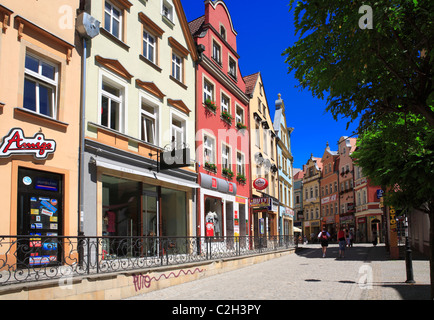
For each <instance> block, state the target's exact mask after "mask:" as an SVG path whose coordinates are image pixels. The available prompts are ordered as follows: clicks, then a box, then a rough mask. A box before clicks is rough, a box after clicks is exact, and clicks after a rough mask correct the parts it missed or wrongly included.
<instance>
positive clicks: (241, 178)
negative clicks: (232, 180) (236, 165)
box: [237, 173, 246, 183]
mask: <svg viewBox="0 0 434 320" xmlns="http://www.w3.org/2000/svg"><path fill="white" fill-rule="evenodd" d="M237 181H238V182H239V183H246V177H245V176H244V174H242V173H238V174H237Z"/></svg>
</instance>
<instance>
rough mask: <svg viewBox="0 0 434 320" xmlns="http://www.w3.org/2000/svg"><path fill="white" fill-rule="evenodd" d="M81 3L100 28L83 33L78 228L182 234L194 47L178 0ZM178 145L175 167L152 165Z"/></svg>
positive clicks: (191, 145)
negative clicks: (91, 33)
mask: <svg viewBox="0 0 434 320" xmlns="http://www.w3.org/2000/svg"><path fill="white" fill-rule="evenodd" d="M83 9H84V12H85V13H87V14H89V15H90V16H91V17H93V18H94V19H96V20H97V21H99V22H100V27H99V34H98V35H97V36H95V37H93V38H92V39H88V40H86V45H87V48H86V50H87V52H86V74H85V82H86V85H85V90H86V92H85V98H86V99H85V105H84V109H85V155H84V157H83V160H84V161H83V162H84V166H83V167H84V168H85V173H83V175H84V182H83V186H84V189H83V191H82V192H83V200H82V206H83V219H82V225H83V230H82V231H83V232H84V233H85V235H117V236H131V235H132V236H142V235H157V236H165V235H169V236H175V235H176V236H187V235H192V234H193V233H194V232H195V230H196V226H195V225H196V223H195V219H196V214H195V212H196V207H195V205H196V204H195V201H194V194H195V192H196V188H197V187H198V186H197V184H196V178H197V174H196V170H195V167H194V166H195V161H194V158H195V90H196V88H195V63H196V60H197V52H196V46H195V45H194V42H193V39H192V37H191V35H190V32H189V28H188V24H187V21H186V17H185V14H184V11H183V8H182V6H181V1H179V0H155V1H139V0H135V1H128V0H92V1H85V6H84V8H83ZM84 38H85V37H84ZM184 149H189V150H190V154H189V155H188V154H187V155H184V154H182V155H183V157H182V158H183V159H182V161H181V162H183V164H184V166H182V167H177V168H174V167H172V168H170V169H167V168H166V169H165V168H163V166H161V165H160V166H159V163H160V164H161V162H162V160H163V159H164V157H163V154H162V152H164V151H172V150H178V151H180V150H184ZM181 153H182V152H181ZM166 155H167V153H166ZM169 155H170V153H169ZM169 160H170V159H169ZM172 160H173V159H172Z"/></svg>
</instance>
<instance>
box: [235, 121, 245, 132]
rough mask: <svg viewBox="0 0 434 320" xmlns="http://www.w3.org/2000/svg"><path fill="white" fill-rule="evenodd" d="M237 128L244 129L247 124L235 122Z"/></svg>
mask: <svg viewBox="0 0 434 320" xmlns="http://www.w3.org/2000/svg"><path fill="white" fill-rule="evenodd" d="M237 128H238V129H239V130H242V129H246V128H247V126H246V125H244V124H242V123H241V122H237Z"/></svg>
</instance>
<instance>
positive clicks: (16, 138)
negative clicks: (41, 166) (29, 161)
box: [0, 128, 56, 160]
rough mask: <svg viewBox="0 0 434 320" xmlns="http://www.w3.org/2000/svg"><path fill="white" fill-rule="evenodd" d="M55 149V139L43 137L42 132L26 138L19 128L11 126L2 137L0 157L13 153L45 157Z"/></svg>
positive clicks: (37, 157) (38, 157) (39, 158)
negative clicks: (7, 132)
mask: <svg viewBox="0 0 434 320" xmlns="http://www.w3.org/2000/svg"><path fill="white" fill-rule="evenodd" d="M55 151H56V141H54V140H48V139H45V136H44V134H43V133H37V134H35V135H34V136H33V138H26V137H25V136H24V132H23V130H22V129H21V128H13V129H11V130H10V131H9V134H8V135H7V136H5V137H4V138H3V142H2V143H1V145H0V158H7V157H10V156H13V155H33V157H34V158H36V159H38V160H41V159H46V158H47V157H48V155H49V154H51V153H54V152H55Z"/></svg>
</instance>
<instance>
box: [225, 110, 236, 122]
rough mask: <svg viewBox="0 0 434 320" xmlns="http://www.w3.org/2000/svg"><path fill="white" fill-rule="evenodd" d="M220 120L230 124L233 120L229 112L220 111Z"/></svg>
mask: <svg viewBox="0 0 434 320" xmlns="http://www.w3.org/2000/svg"><path fill="white" fill-rule="evenodd" d="M222 118H223V120H225V121H226V122H229V123H231V122H232V119H233V118H234V117H232V115H231V114H230V113H229V112H227V111H222Z"/></svg>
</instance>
